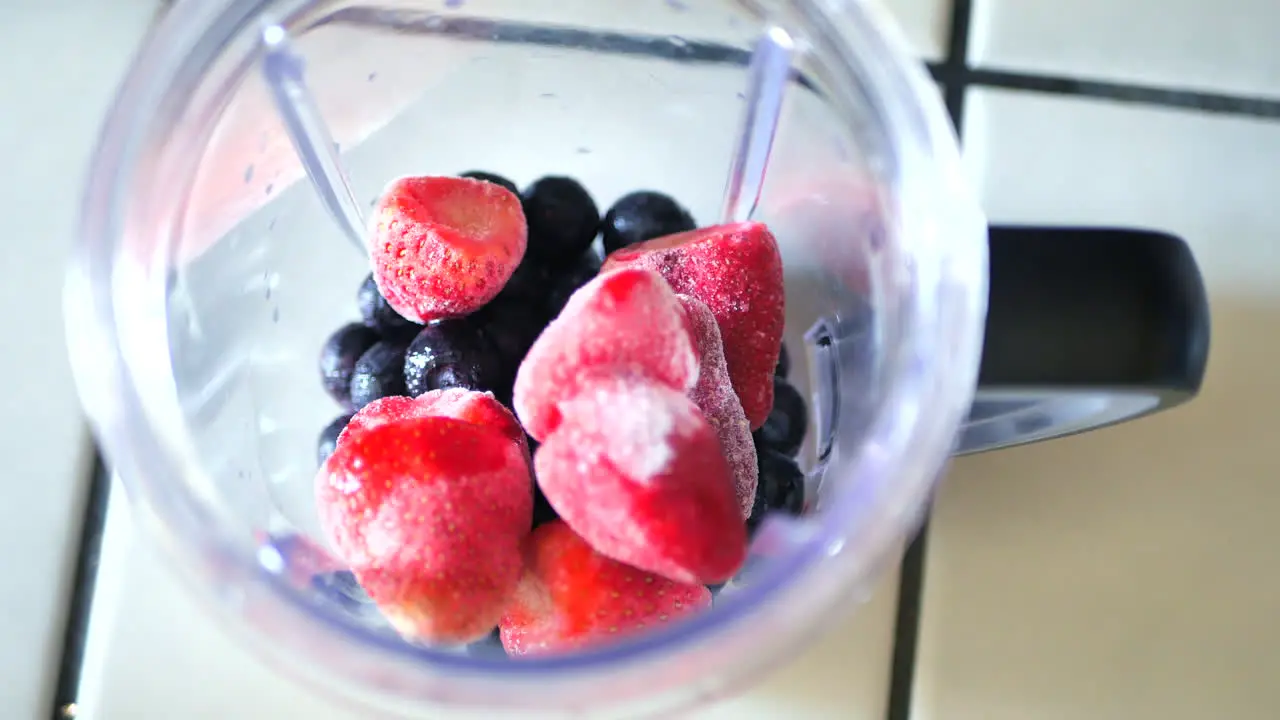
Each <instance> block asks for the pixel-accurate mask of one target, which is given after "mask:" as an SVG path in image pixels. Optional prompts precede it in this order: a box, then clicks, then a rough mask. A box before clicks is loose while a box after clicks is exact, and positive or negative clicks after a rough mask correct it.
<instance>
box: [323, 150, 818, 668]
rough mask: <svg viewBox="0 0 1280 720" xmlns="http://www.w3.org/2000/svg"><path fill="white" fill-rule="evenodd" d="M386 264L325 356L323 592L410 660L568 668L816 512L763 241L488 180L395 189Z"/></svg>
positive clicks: (668, 610) (378, 235) (661, 617)
mask: <svg viewBox="0 0 1280 720" xmlns="http://www.w3.org/2000/svg"><path fill="white" fill-rule="evenodd" d="M369 247H370V260H371V264H372V266H373V273H372V274H371V275H370V276H369V278H368V279H366V280H365V282H364V284H363V285H361V287H360V288H359V290H358V292H357V306H358V311H359V314H360V317H361V320H362V322H360V323H352V324H350V325H346V326H344V327H342V328H340V329H339V330H338V331H337V332H335V333H334V334H333V335H332V336H330V338H328V339H327V340H326V342H325V343H324V345H323V347H322V349H321V359H320V374H321V381H322V385H323V387H324V389H325V391H326V392H327V393H328V394H329V395H330V396H331V397H332V398H333V399H334V400H335V401H336V402H337V403H338V404H339V406H340V407H341V408H342V409H343V410H345V411H346V412H347V413H351V412H352V411H355V412H354V414H343V415H340V416H339V417H337V418H336V419H334V420H333V422H331V423H330V424H329V425H328V426H327V427H325V428H324V430H323V431H322V432H321V434H320V438H319V441H318V446H317V459H318V460H319V462H320V470H319V472H318V474H317V479H316V505H317V511H318V514H319V518H320V525H321V529H322V531H323V534H324V537H325V539H326V540H327V542H328V544H329V546H330V547H331V549H332V551H333V554H334V555H335V556H336V558H337V559H338V560H339V561H341V562H342V563H343V564H345V565H346V566H347V568H348V569H349V570H348V571H346V572H344V573H336V574H333V573H331V574H328V575H325V576H323V577H321V576H317V578H316V579H315V580H314V582H313V584H314V585H315V586H316V588H317V589H318V591H320V592H322V593H323V594H328V595H332V596H335V597H337V598H338V599H339V600H343V599H345V600H343V601H344V602H346V601H351V602H362V603H364V604H365V605H369V604H372V605H373V606H375V607H376V609H377V612H378V614H379V616H380V617H382V618H384V619H385V620H386V621H387V622H389V623H390V624H391V625H392V626H393V627H394V628H395V629H396V630H397V631H398V632H399V633H400V634H401V635H402V636H403V637H404V638H406V639H407V640H409V641H413V642H420V643H428V644H444V645H450V646H455V647H462V648H465V652H466V653H468V654H470V655H473V656H477V657H500V656H508V655H509V656H524V655H539V654H544V653H555V652H563V651H566V650H572V649H575V648H581V647H587V646H591V645H594V644H596V643H600V642H609V641H612V640H614V639H616V638H618V637H622V636H625V635H627V634H630V633H634V632H638V631H643V630H645V629H648V628H652V627H656V626H658V625H660V624H662V623H666V622H672V621H675V620H677V619H679V618H680V617H682V616H684V615H686V614H688V613H691V612H696V611H698V610H701V609H703V608H706V607H709V606H710V605H711V603H712V591H711V590H709V589H708V587H712V588H717V589H718V588H719V587H721V586H722V585H723V583H724V582H725V581H727V580H728V579H729V578H731V577H732V576H733V575H735V573H737V572H738V570H739V569H740V568H741V567H742V566H743V563H744V562H745V560H746V556H747V543H748V537H749V534H750V533H751V532H753V531H754V530H755V528H756V527H757V526H758V525H759V523H760V522H761V520H762V519H763V517H764V515H765V514H766V513H769V512H783V513H792V514H798V513H800V512H802V511H803V509H804V474H803V472H802V471H801V470H800V466H799V465H798V464H797V462H796V461H795V460H794V459H793V458H794V456H795V455H796V454H797V453H798V452H799V449H800V446H801V444H802V442H803V439H804V436H805V433H806V431H807V422H808V420H807V408H806V407H805V403H804V400H803V398H802V397H801V396H800V394H799V392H798V391H796V389H795V388H794V387H792V386H791V385H790V384H789V383H788V382H787V380H786V375H787V372H788V370H789V365H790V361H789V357H788V356H787V354H786V349H785V348H784V347H782V323H783V320H782V318H783V287H782V267H781V257H780V255H779V253H778V248H777V243H776V241H775V239H774V237H773V235H772V234H771V233H770V232H769V230H768V228H766V227H765V226H764V225H762V224H759V223H738V224H732V225H723V226H713V227H706V228H702V229H695V224H694V220H693V217H692V215H691V214H690V213H689V212H688V210H686V209H685V208H683V207H682V206H681V205H680V204H679V203H678V202H676V201H675V200H674V199H672V198H671V197H668V196H666V195H664V194H661V193H658V192H654V191H649V190H643V191H638V192H634V193H631V194H628V195H626V196H624V197H622V198H621V199H619V200H618V201H617V202H615V203H614V204H613V206H612V207H610V208H609V210H608V212H607V213H606V214H605V216H604V218H603V219H602V218H601V217H600V213H599V210H598V206H597V205H596V203H595V200H594V199H593V198H592V197H591V195H590V194H589V193H588V192H587V190H586V188H584V187H583V186H582V185H581V184H580V183H578V182H577V181H576V180H573V179H571V178H566V177H559V176H548V177H544V178H541V179H539V180H537V181H535V182H534V183H532V184H531V185H529V186H528V187H526V188H525V189H524V190H523V191H519V190H518V188H517V186H516V185H515V184H514V183H512V182H511V181H510V180H508V179H507V178H504V177H502V176H500V175H495V174H492V173H488V172H484V171H479V170H476V171H469V172H466V173H463V174H462V176H461V177H457V178H448V177H421V178H403V179H401V180H397V181H396V182H394V183H392V184H391V185H390V186H389V187H388V189H387V191H386V193H385V194H384V195H383V197H382V198H381V199H380V200H379V201H378V202H377V204H376V206H375V210H374V218H373V221H372V223H371V226H370V238H369ZM601 249H603V251H604V252H603V253H601Z"/></svg>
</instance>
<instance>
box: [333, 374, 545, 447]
mask: <svg viewBox="0 0 1280 720" xmlns="http://www.w3.org/2000/svg"><path fill="white" fill-rule="evenodd" d="M424 417H449V418H456V419H458V420H465V421H467V422H469V423H472V424H474V425H482V426H484V427H487V428H491V429H493V430H497V431H498V432H500V433H502V434H503V435H505V436H506V437H509V438H511V440H512V441H513V442H515V443H516V444H517V445H519V446H520V449H521V450H522V451H523V452H524V453H525V454H526V455H527V454H528V453H529V441H528V438H527V437H526V436H525V434H524V429H523V428H521V427H520V423H519V422H518V421H516V418H515V416H514V415H512V414H511V411H510V410H508V409H507V408H506V407H505V406H503V404H502V403H500V402H498V400H497V399H496V398H494V397H493V393H488V392H477V391H475V390H467V389H465V388H449V389H447V390H431V391H429V392H425V393H423V394H421V395H419V396H418V397H416V398H409V397H404V396H403V395H393V396H391V397H385V398H379V399H378V400H374V401H373V402H371V403H369V404H368V405H365V406H364V407H363V408H361V409H360V412H357V413H356V414H355V415H354V416H353V417H352V418H351V420H349V421H348V422H347V426H346V429H345V430H343V433H342V434H341V435H339V436H338V442H342V441H343V440H344V439H345V438H346V436H347V434H348V433H352V432H362V431H364V430H367V429H368V428H371V427H374V426H377V425H382V424H384V423H388V422H396V421H400V420H410V419H413V418H424Z"/></svg>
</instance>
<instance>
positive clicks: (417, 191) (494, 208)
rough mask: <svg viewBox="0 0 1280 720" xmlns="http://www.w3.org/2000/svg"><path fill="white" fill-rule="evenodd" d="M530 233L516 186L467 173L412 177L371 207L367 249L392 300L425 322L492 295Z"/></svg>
mask: <svg viewBox="0 0 1280 720" xmlns="http://www.w3.org/2000/svg"><path fill="white" fill-rule="evenodd" d="M527 236H528V228H527V226H526V224H525V219H524V211H523V210H521V208H520V198H518V197H516V196H515V195H514V194H513V193H512V192H511V191H509V190H507V189H505V188H503V187H501V186H499V185H495V184H493V183H488V182H484V181H483V180H472V179H469V178H451V177H409V178H402V179H400V180H397V181H395V182H393V183H392V184H391V185H390V186H389V187H388V188H387V191H386V193H384V194H383V196H382V198H381V199H379V201H378V203H377V205H376V206H375V207H374V211H373V222H372V226H371V237H370V240H369V254H370V258H371V259H372V261H373V275H374V279H375V280H376V281H377V284H378V290H379V291H380V292H381V293H382V295H383V297H385V298H386V300H387V303H388V304H390V305H391V307H392V308H394V309H395V311H396V312H398V313H400V314H401V315H403V316H404V317H405V318H407V319H409V320H412V321H414V322H419V323H425V322H429V321H431V320H438V319H440V318H446V317H457V316H462V315H467V314H469V313H471V312H473V311H475V310H478V309H479V308H480V307H481V306H482V305H484V304H485V303H487V302H489V301H490V300H492V299H493V297H494V296H495V295H497V294H498V291H500V290H501V289H502V286H503V285H505V284H506V282H507V280H508V279H509V278H510V277H511V273H512V272H514V271H515V268H516V266H517V265H519V264H520V260H521V258H523V257H524V251H525V244H526V242H527Z"/></svg>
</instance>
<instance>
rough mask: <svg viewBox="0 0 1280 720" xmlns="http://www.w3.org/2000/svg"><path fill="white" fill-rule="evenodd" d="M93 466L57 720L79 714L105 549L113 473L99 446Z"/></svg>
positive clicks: (53, 713)
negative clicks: (77, 706)
mask: <svg viewBox="0 0 1280 720" xmlns="http://www.w3.org/2000/svg"><path fill="white" fill-rule="evenodd" d="M93 456H94V457H93V466H92V470H91V473H92V475H91V477H90V479H89V497H88V498H87V501H86V502H85V509H84V516H83V518H82V521H81V525H80V539H79V543H78V546H77V551H76V571H75V578H74V581H73V585H72V590H71V599H70V601H69V603H68V605H67V619H66V624H65V629H64V630H63V635H62V653H61V658H60V660H59V663H58V678H57V684H56V685H55V689H54V694H53V706H52V707H51V708H50V711H49V716H50V717H51V718H54V720H67V719H68V718H73V717H75V703H76V699H77V697H78V695H79V689H80V674H81V671H82V670H83V666H84V652H85V639H86V637H87V630H88V627H89V613H90V611H91V609H92V607H93V592H94V588H95V587H96V585H97V579H98V570H99V565H98V559H99V555H100V552H101V550H102V533H103V529H104V526H105V524H106V518H107V500H108V497H109V495H110V492H111V475H110V473H109V472H108V471H107V468H106V464H105V462H104V461H103V459H102V454H101V452H99V451H98V449H97V446H96V445H95V446H94V450H93Z"/></svg>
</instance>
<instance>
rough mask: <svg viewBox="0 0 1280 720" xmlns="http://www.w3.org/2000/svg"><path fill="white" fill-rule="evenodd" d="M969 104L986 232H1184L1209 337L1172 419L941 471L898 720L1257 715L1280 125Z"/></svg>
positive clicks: (1264, 632) (1268, 702) (1270, 577)
mask: <svg viewBox="0 0 1280 720" xmlns="http://www.w3.org/2000/svg"><path fill="white" fill-rule="evenodd" d="M970 110H971V115H970V117H969V118H968V119H969V120H970V122H968V123H967V134H968V136H969V138H970V140H971V144H970V147H969V152H970V159H971V167H972V168H973V170H974V173H975V176H976V177H977V178H978V181H979V183H980V185H981V188H982V193H983V196H984V199H985V203H986V206H987V208H988V211H989V213H990V215H991V218H992V220H993V222H1000V221H1021V222H1042V223H1093V224H1120V225H1139V226H1148V227H1153V228H1157V229H1167V230H1170V231H1173V232H1175V233H1178V234H1181V235H1182V236H1183V237H1185V238H1186V239H1187V240H1188V241H1189V243H1190V244H1191V246H1192V247H1193V249H1194V251H1195V253H1196V256H1197V258H1198V260H1199V262H1200V264H1201V269H1202V272H1203V274H1204V277H1205V280H1206V284H1207V286H1208V289H1209V293H1210V302H1211V307H1212V315H1213V323H1214V327H1213V339H1212V346H1211V350H1210V358H1209V370H1208V376H1207V378H1206V380H1205V383H1204V387H1203V390H1202V392H1201V395H1200V397H1199V398H1197V399H1195V400H1194V401H1193V402H1192V403H1191V404H1189V405H1187V406H1184V407H1183V408H1180V409H1177V410H1174V411H1171V412H1168V413H1165V414H1161V415H1157V416H1154V417H1151V418H1147V419H1144V420H1140V421H1137V422H1134V423H1132V424H1128V425H1123V426H1119V427H1115V428H1111V429H1107V430H1102V431H1098V432H1095V433H1092V434H1087V435H1081V436H1075V437H1072V438H1067V439H1063V440H1057V441H1052V442H1048V443H1043V444H1039V445H1033V446H1029V447H1023V448H1016V449H1012V450H1006V451H1001V452H994V453H989V454H985V455H979V456H973V457H968V458H962V459H960V460H958V461H957V462H956V463H955V466H954V471H953V472H952V474H951V476H950V477H949V478H948V481H947V482H946V484H945V486H944V487H943V488H942V489H941V491H940V493H939V496H938V498H937V504H936V508H935V512H934V516H933V524H932V530H931V535H930V543H929V557H928V561H927V575H926V579H925V598H924V608H923V619H922V626H921V641H920V647H919V664H918V667H917V673H916V677H917V685H916V688H915V693H914V703H913V706H914V708H915V711H914V717H915V718H918V719H919V720H934V719H941V718H946V719H947V720H966V719H968V718H974V719H977V718H982V719H983V720H1003V719H1005V718H1008V719H1010V720H1012V719H1014V718H1018V719H1019V720H1021V719H1022V718H1028V717H1034V718H1038V719H1042V720H1058V719H1059V718H1061V719H1062V720H1066V719H1067V718H1072V719H1075V718H1092V719H1094V720H1109V719H1112V718H1114V719H1115V720H1120V719H1121V718H1124V719H1125V720H1129V719H1131V718H1149V717H1150V718H1155V717H1159V718H1164V719H1165V720H1181V719H1184V718H1185V719H1187V720H1191V719H1192V718H1196V719H1199V718H1206V717H1223V718H1227V717H1229V718H1240V719H1246V718H1258V719H1259V720H1261V719H1262V718H1270V717H1274V715H1275V708H1276V707H1280V690H1277V688H1276V685H1275V683H1274V678H1275V677H1276V676H1277V674H1280V654H1277V653H1276V652H1275V648H1276V647H1277V646H1280V629H1277V627H1276V625H1275V623H1274V618H1275V617H1276V616H1277V615H1278V614H1280V577H1278V576H1277V575H1276V574H1275V573H1274V572H1273V571H1272V570H1273V568H1274V565H1275V562H1274V555H1275V553H1274V549H1275V547H1276V546H1277V544H1278V543H1280V526H1277V525H1276V522H1275V518H1276V517H1277V516H1280V484H1277V483H1276V482H1275V478H1277V477H1280V456H1278V455H1277V454H1276V453H1275V452H1274V446H1275V440H1274V434H1275V433H1274V430H1273V429H1274V428H1275V427H1276V425H1277V421H1280V372H1277V371H1276V369H1275V360H1274V358H1275V357H1277V355H1280V333H1277V332H1276V328H1278V327H1280V282H1277V281H1280V263H1277V262H1276V261H1277V259H1280V258H1278V256H1277V251H1278V250H1280V211H1278V210H1276V209H1275V208H1276V206H1275V204H1274V192H1273V189H1274V188H1275V187H1278V186H1280V166H1277V165H1276V163H1274V162H1273V161H1272V159H1273V158H1275V157H1277V156H1280V124H1276V123H1264V122H1259V121H1255V120H1250V119H1241V118H1224V117H1220V116H1207V115H1200V114H1195V113H1186V112H1173V111H1167V110H1162V109H1153V108H1139V107H1134V106H1121V105H1113V104H1104V103H1097V102H1086V101H1081V100H1073V99H1062V98H1052V97H1044V96H1035V95H1027V94H1015V93H1003V92H980V93H977V94H976V95H975V97H973V98H971V103H970Z"/></svg>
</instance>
